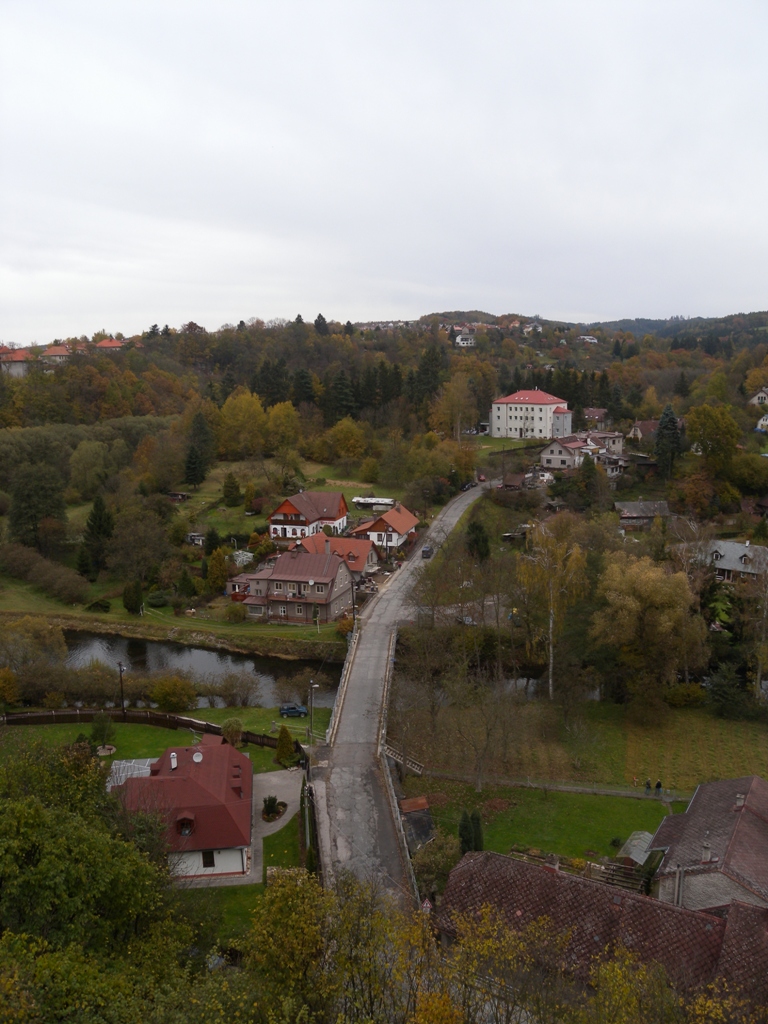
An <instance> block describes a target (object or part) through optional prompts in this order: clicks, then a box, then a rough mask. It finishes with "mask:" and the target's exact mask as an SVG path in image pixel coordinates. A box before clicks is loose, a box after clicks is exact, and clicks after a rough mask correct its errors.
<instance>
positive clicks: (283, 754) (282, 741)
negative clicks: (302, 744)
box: [275, 725, 294, 764]
mask: <svg viewBox="0 0 768 1024" xmlns="http://www.w3.org/2000/svg"><path fill="white" fill-rule="evenodd" d="M293 754H294V749H293V737H292V736H291V734H290V732H288V729H287V727H286V726H284V725H281V726H280V732H279V733H278V734H277V750H276V751H275V760H276V761H278V762H279V763H280V764H286V763H287V762H288V761H290V760H291V758H292V757H293Z"/></svg>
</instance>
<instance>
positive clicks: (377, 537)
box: [352, 502, 419, 552]
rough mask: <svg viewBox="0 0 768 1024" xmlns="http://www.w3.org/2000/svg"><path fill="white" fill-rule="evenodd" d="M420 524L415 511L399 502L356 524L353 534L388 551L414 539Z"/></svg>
mask: <svg viewBox="0 0 768 1024" xmlns="http://www.w3.org/2000/svg"><path fill="white" fill-rule="evenodd" d="M418 525H419V520H418V518H417V517H416V516H415V515H414V514H413V512H409V511H408V509H407V508H406V507H405V505H401V504H400V502H397V503H396V504H395V507H394V508H391V509H390V510H389V511H388V512H382V514H381V515H380V516H377V517H376V518H375V519H368V520H366V521H365V522H363V523H361V524H360V525H359V526H356V527H355V528H354V530H353V531H352V536H353V537H358V538H360V537H366V538H367V539H368V540H371V541H373V543H374V544H375V545H376V546H377V547H378V548H384V550H385V551H387V552H389V551H396V550H397V549H398V548H402V547H405V546H406V544H409V543H410V542H411V541H412V540H413V538H414V537H415V536H416V527H417V526H418Z"/></svg>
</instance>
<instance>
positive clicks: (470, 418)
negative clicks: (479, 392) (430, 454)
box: [430, 373, 477, 442]
mask: <svg viewBox="0 0 768 1024" xmlns="http://www.w3.org/2000/svg"><path fill="white" fill-rule="evenodd" d="M476 419H477V404H476V402H475V395H474V392H473V391H472V387H471V385H470V381H469V376H468V375H467V374H465V373H457V374H456V375H455V376H454V377H452V378H451V380H450V381H448V383H447V384H446V385H445V386H444V387H443V389H442V391H441V392H440V394H439V395H438V397H437V399H436V400H435V403H434V405H433V407H432V413H431V416H430V423H431V424H432V427H433V428H434V429H435V430H438V431H442V432H443V433H445V434H446V435H448V436H450V435H451V434H453V435H454V437H455V439H456V441H457V442H460V441H461V431H462V427H468V426H470V425H471V424H472V423H474V422H475V420H476Z"/></svg>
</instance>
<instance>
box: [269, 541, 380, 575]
mask: <svg viewBox="0 0 768 1024" xmlns="http://www.w3.org/2000/svg"><path fill="white" fill-rule="evenodd" d="M326 543H328V544H329V545H330V549H331V553H332V554H334V555H338V556H339V558H343V559H344V561H345V562H346V563H347V565H348V566H349V568H350V569H353V570H355V572H359V571H360V570H361V569H362V568H363V567H364V566H365V563H366V562H367V561H368V556H369V555H370V553H371V551H375V550H376V548H375V547H374V544H373V541H372V540H357V539H356V538H352V537H326V535H325V534H324V533H313V534H312V536H311V537H302V538H301V540H299V541H296V543H295V544H292V545H291V548H290V549H289V550H293V548H295V547H298V548H303V550H304V551H306V552H308V553H309V554H312V555H321V554H324V553H325V545H326ZM376 557H377V558H378V555H377V556H376Z"/></svg>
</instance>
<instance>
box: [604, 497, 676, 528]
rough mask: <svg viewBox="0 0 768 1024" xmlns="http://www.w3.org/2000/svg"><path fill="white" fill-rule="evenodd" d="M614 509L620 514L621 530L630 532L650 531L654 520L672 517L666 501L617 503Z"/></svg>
mask: <svg viewBox="0 0 768 1024" xmlns="http://www.w3.org/2000/svg"><path fill="white" fill-rule="evenodd" d="M613 509H614V511H615V512H618V513H619V528H620V529H622V530H628V531H629V532H633V531H635V530H649V529H650V528H651V527H652V526H653V521H654V519H657V518H658V519H669V517H670V516H671V515H672V513H671V512H670V511H669V505H668V504H667V502H666V501H615V502H614V503H613Z"/></svg>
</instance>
